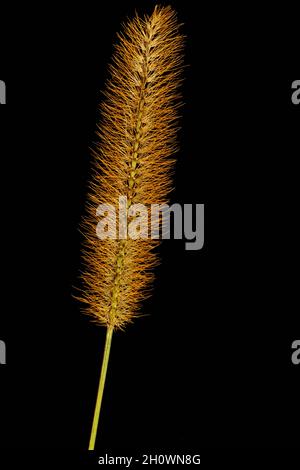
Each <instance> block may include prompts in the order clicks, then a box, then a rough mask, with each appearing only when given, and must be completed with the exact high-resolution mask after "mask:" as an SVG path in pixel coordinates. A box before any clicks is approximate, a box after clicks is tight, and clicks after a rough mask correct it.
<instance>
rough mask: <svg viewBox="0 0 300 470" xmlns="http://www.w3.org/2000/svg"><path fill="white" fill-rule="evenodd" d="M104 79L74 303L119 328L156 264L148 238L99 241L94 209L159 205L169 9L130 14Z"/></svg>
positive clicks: (174, 94) (177, 67)
mask: <svg viewBox="0 0 300 470" xmlns="http://www.w3.org/2000/svg"><path fill="white" fill-rule="evenodd" d="M118 38H119V42H118V44H117V46H116V48H115V53H114V56H113V62H112V65H111V66H110V79H109V81H108V83H107V86H106V91H105V99H104V102H103V103H102V105H101V123H100V125H99V127H98V131H97V135H98V137H99V144H98V145H97V148H96V149H95V151H94V162H93V174H92V180H91V183H90V190H89V194H88V203H87V215H86V217H85V219H84V222H83V233H84V235H85V237H86V240H85V245H84V254H83V257H84V265H85V270H84V273H83V276H82V278H83V288H82V294H81V300H82V301H83V302H84V303H85V306H86V309H85V310H86V311H87V313H88V314H89V315H91V316H92V318H93V320H94V321H96V322H97V323H99V324H102V325H105V326H107V327H109V328H111V329H117V328H121V329H122V328H124V326H125V325H126V324H127V323H128V322H129V321H131V320H132V319H133V318H134V317H135V316H136V315H137V314H138V311H139V307H140V303H141V301H142V300H143V299H144V298H145V297H146V296H147V295H148V292H149V288H150V287H151V281H152V278H153V273H152V268H153V267H154V266H155V265H156V263H157V256H156V254H155V252H153V248H154V247H155V246H156V245H157V243H158V242H157V241H155V240H151V238H148V239H138V240H132V239H130V238H128V239H116V240H109V239H106V240H100V239H99V238H98V237H97V234H96V226H97V223H98V220H99V218H98V217H97V215H96V209H97V207H98V205H99V204H101V203H105V204H112V205H113V206H114V207H116V208H118V205H119V196H126V197H127V200H128V208H129V207H130V205H132V204H135V203H142V204H144V205H145V206H147V207H148V206H149V205H150V204H154V203H155V204H163V203H167V200H168V199H167V198H168V193H169V191H170V190H171V184H172V180H171V172H172V167H173V164H174V159H173V158H172V156H173V155H174V153H175V151H176V131H177V120H178V107H179V105H180V95H179V94H178V85H179V83H180V81H181V71H182V62H183V61H182V49H183V36H182V35H181V34H180V32H179V25H178V23H177V19H176V14H175V12H174V11H173V10H172V9H171V8H170V7H165V8H162V7H155V9H154V11H153V13H152V15H151V16H145V17H144V18H140V17H139V16H136V17H135V18H134V19H133V20H131V21H129V22H128V23H127V24H126V25H125V26H124V28H123V31H122V33H121V34H119V35H118Z"/></svg>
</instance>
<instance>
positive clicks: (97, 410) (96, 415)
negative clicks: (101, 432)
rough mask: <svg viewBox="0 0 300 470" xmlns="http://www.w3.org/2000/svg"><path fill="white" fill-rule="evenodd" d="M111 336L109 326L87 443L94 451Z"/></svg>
mask: <svg viewBox="0 0 300 470" xmlns="http://www.w3.org/2000/svg"><path fill="white" fill-rule="evenodd" d="M112 334H113V327H111V326H109V327H108V328H107V332H106V339H105V346H104V355H103V360H102V368H101V374H100V381H99V388H98V394H97V401H96V406H95V412H94V419H93V426H92V431H91V437H90V443H89V450H94V449H95V442H96V437H97V431H98V424H99V417H100V411H101V403H102V398H103V391H104V386H105V379H106V373H107V366H108V361H109V355H110V349H111V340H112Z"/></svg>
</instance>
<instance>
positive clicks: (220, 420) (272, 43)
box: [0, 1, 300, 453]
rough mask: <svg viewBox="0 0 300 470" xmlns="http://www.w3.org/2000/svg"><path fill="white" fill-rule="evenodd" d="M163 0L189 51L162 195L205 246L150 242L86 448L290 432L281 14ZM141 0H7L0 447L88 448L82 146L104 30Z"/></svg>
mask: <svg viewBox="0 0 300 470" xmlns="http://www.w3.org/2000/svg"><path fill="white" fill-rule="evenodd" d="M161 3H162V4H164V3H165V2H161ZM169 3H170V4H172V5H173V6H174V7H175V8H176V9H177V11H178V14H179V19H180V21H182V22H183V23H184V27H183V28H184V32H185V34H186V36H187V46H186V63H187V65H188V67H187V68H186V71H185V78H186V79H185V84H184V101H185V107H184V110H183V116H182V121H181V124H182V130H181V131H180V136H179V138H180V143H181V150H180V153H179V154H178V164H177V171H176V191H175V192H174V194H173V196H172V198H173V199H172V202H180V203H194V204H195V203H205V245H204V248H203V249H202V250H200V251H195V252H192V251H186V250H185V249H184V242H183V241H165V242H164V243H163V244H162V246H161V248H160V255H161V258H162V264H161V266H160V267H159V268H158V269H157V280H156V282H155V286H154V287H155V288H154V293H153V296H152V298H151V299H150V300H148V301H147V302H145V304H144V309H143V312H144V313H145V317H144V318H141V319H138V320H137V321H136V322H135V323H134V324H133V325H132V326H129V327H128V329H127V331H126V333H117V334H116V335H115V337H114V339H113V346H112V355H111V362H110V366H109V374H108V380H107V387H106V390H105V397H104V403H103V413H102V415H101V423H100V425H101V428H100V432H99V440H98V446H97V447H98V451H99V453H103V452H104V450H105V451H108V452H112V453H113V452H117V451H119V450H120V449H121V450H122V449H123V450H124V451H123V453H126V452H127V453H128V452H129V451H130V450H132V451H134V452H138V451H142V452H146V451H147V450H150V449H152V450H156V451H159V452H162V453H164V452H166V451H167V450H170V451H171V450H172V451H174V452H176V453H180V452H183V451H185V450H191V451H197V450H199V448H201V449H202V448H213V449H226V448H241V449H246V448H274V449H275V448H277V449H278V448H281V447H282V448H287V447H295V446H296V445H297V441H299V436H298V433H299V431H298V429H299V411H298V410H297V390H296V379H298V376H299V370H298V368H297V366H294V365H293V364H292V363H291V352H292V351H291V344H292V342H293V341H294V340H295V339H298V338H299V329H298V321H297V312H298V310H299V308H298V307H297V302H296V301H297V298H296V291H297V282H296V281H297V280H296V274H295V271H296V269H295V268H297V264H298V261H297V260H298V252H299V250H298V246H297V245H298V244H297V243H296V240H297V239H298V228H297V225H298V221H297V218H298V209H297V198H298V188H297V185H298V178H297V171H296V168H297V159H298V154H299V151H298V142H297V139H298V135H299V113H300V106H298V107H297V106H295V105H293V104H292V102H291V83H292V82H293V80H295V79H297V78H299V76H297V75H295V74H296V73H297V71H295V70H294V65H295V62H296V51H295V49H296V46H295V43H294V41H293V37H292V33H293V19H292V18H291V17H287V18H285V17H283V16H282V18H281V20H280V21H281V23H278V22H276V21H277V20H276V21H275V18H276V19H277V18H278V16H275V15H276V12H275V11H274V10H273V11H272V12H271V17H270V16H268V15H263V14H262V12H257V11H254V10H250V9H249V10H247V8H245V11H244V12H243V11H234V12H231V11H229V10H226V11H222V10H221V9H220V8H219V9H218V10H217V11H207V9H204V8H203V9H202V11H201V10H200V11H199V12H197V11H196V10H195V6H194V2H184V3H183V2H174V1H170V2H167V4H169ZM154 4H155V2H152V1H148V2H136V3H134V2H123V3H120V4H117V3H116V2H111V4H109V3H108V4H105V5H104V4H99V5H98V6H95V5H94V4H93V3H92V2H90V3H86V4H85V5H84V6H83V5H80V6H77V7H76V6H74V5H73V4H72V6H70V8H69V9H68V11H62V10H61V9H60V8H58V7H53V6H52V7H51V8H50V6H49V7H43V9H40V10H36V8H38V7H35V9H34V10H32V11H31V10H30V9H28V7H26V11H24V12H22V11H21V10H20V9H19V10H18V15H17V20H18V21H15V16H13V14H12V13H11V12H10V13H9V12H7V16H6V23H7V24H6V25H7V26H8V27H7V29H6V28H3V29H2V32H1V34H2V36H1V49H2V47H3V51H2V50H1V67H0V72H1V75H0V79H1V80H5V81H6V85H7V105H6V106H1V107H0V118H1V142H0V149H1V180H2V184H1V220H2V223H1V229H2V230H1V234H2V239H3V241H2V257H1V258H2V263H1V270H2V281H1V284H2V305H1V319H0V339H2V340H4V341H5V342H6V344H7V362H8V363H7V365H6V366H1V370H0V380H1V389H0V392H1V402H0V407H1V440H0V447H1V448H3V449H4V448H6V449H13V448H16V449H43V448H44V449H56V450H59V449H61V450H62V449H70V450H72V449H73V450H74V451H77V450H84V449H86V447H87V444H88V439H89V432H90V425H91V420H92V414H93V406H94V400H95V395H96V390H97V385H98V375H99V367H100V363H101V354H102V349H103V344H104V337H105V331H104V330H103V329H101V328H96V327H94V326H93V325H91V324H90V323H89V321H88V319H87V318H85V317H84V316H83V315H81V313H80V306H79V305H78V303H77V302H76V301H75V300H74V299H72V292H73V293H74V286H76V285H78V274H79V269H80V249H81V238H80V233H79V230H78V226H79V222H80V218H81V216H82V213H83V209H84V199H85V192H86V182H87V178H88V170H89V161H90V152H89V146H92V145H93V142H94V140H95V136H94V130H95V123H96V120H97V116H98V114H97V113H98V111H97V106H98V104H99V102H100V100H101V94H100V90H101V89H103V88H104V83H105V79H106V78H107V63H108V62H109V60H110V57H111V54H112V44H113V42H114V41H115V32H116V31H118V30H119V29H120V23H121V22H122V21H124V19H125V18H126V16H130V15H132V14H133V12H134V10H135V8H137V10H138V11H139V12H144V11H145V12H149V13H150V12H151V10H152V7H153V5H154ZM258 13H260V14H258ZM273 15H274V16H273ZM285 25H289V35H283V33H281V31H283V29H284V26H285ZM295 31H296V28H295ZM283 36H284V39H283ZM298 72H299V69H298ZM296 323H297V324H296ZM298 367H300V366H298Z"/></svg>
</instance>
